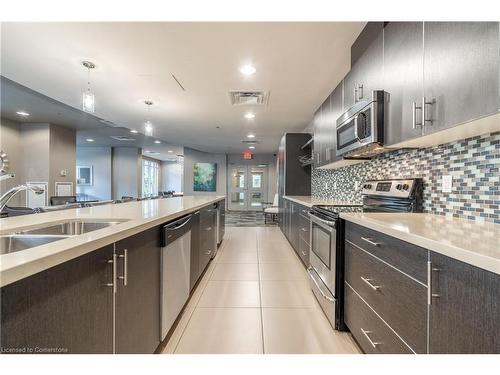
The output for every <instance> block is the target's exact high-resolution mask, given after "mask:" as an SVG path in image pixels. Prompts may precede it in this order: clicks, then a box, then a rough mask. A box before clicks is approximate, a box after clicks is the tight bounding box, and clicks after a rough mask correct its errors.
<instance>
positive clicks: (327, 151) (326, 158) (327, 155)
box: [325, 148, 330, 160]
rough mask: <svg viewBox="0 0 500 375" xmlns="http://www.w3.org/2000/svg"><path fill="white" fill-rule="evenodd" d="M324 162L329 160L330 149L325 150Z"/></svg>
mask: <svg viewBox="0 0 500 375" xmlns="http://www.w3.org/2000/svg"><path fill="white" fill-rule="evenodd" d="M325 160H330V149H329V148H327V149H326V150H325Z"/></svg>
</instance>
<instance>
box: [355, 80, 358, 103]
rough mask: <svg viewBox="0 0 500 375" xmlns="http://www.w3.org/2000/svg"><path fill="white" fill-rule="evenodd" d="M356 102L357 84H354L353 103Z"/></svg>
mask: <svg viewBox="0 0 500 375" xmlns="http://www.w3.org/2000/svg"><path fill="white" fill-rule="evenodd" d="M357 102H358V85H356V84H354V103H357Z"/></svg>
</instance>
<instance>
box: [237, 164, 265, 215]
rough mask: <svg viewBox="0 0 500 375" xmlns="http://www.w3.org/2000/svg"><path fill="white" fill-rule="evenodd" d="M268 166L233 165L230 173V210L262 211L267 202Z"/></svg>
mask: <svg viewBox="0 0 500 375" xmlns="http://www.w3.org/2000/svg"><path fill="white" fill-rule="evenodd" d="M267 178H268V171H267V166H259V165H239V166H232V167H231V168H230V174H229V179H230V180H229V197H230V199H229V207H228V208H229V210H232V211H261V210H262V204H263V203H264V202H267V184H268V181H267Z"/></svg>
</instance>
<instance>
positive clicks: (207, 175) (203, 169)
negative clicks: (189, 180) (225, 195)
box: [193, 163, 217, 191]
mask: <svg viewBox="0 0 500 375" xmlns="http://www.w3.org/2000/svg"><path fill="white" fill-rule="evenodd" d="M193 190H194V191H216V190H217V163H194V166H193Z"/></svg>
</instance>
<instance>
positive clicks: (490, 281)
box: [429, 252, 500, 354]
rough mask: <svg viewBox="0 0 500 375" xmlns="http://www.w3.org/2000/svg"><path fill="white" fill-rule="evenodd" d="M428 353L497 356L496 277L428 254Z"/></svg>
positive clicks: (499, 284)
mask: <svg viewBox="0 0 500 375" xmlns="http://www.w3.org/2000/svg"><path fill="white" fill-rule="evenodd" d="M431 261H432V268H433V269H435V271H433V272H432V293H433V294H437V295H438V296H437V297H434V298H432V303H431V305H430V306H429V318H430V320H429V334H430V336H429V352H430V353H497V354H498V353H500V276H498V275H496V274H494V273H492V272H488V271H485V270H483V269H480V268H477V267H473V266H471V265H469V264H466V263H463V262H460V261H457V260H455V259H452V258H449V257H446V256H444V255H440V254H437V253H434V252H431Z"/></svg>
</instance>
